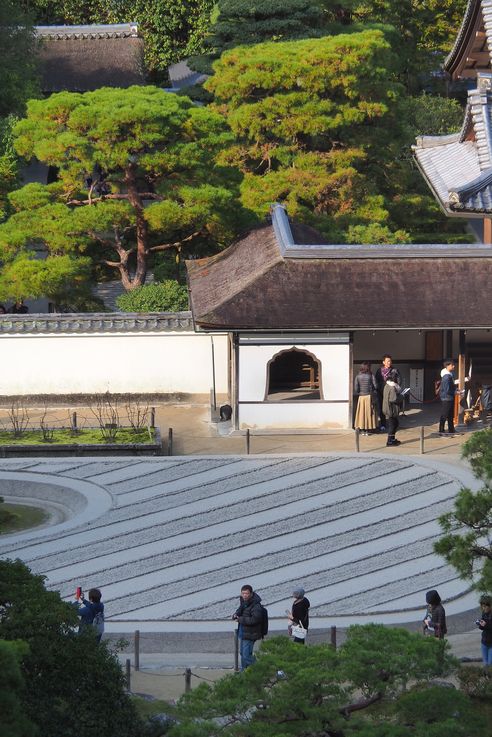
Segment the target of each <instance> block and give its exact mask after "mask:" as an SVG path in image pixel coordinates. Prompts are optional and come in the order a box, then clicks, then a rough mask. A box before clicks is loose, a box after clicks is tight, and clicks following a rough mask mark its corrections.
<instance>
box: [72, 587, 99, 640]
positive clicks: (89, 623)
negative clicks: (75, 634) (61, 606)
mask: <svg viewBox="0 0 492 737" xmlns="http://www.w3.org/2000/svg"><path fill="white" fill-rule="evenodd" d="M88 596H89V600H87V599H85V598H84V595H83V593H82V592H81V594H80V597H79V599H78V604H79V606H78V609H77V614H78V615H79V617H80V625H79V633H80V632H83V631H84V630H87V629H88V628H89V627H92V628H94V634H95V635H96V637H97V641H98V642H101V637H102V636H103V632H104V604H103V603H102V601H101V598H102V594H101V592H100V591H99V589H90V591H89V594H88Z"/></svg>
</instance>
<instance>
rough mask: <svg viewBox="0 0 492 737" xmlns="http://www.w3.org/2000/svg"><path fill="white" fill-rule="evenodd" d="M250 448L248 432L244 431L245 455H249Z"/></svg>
mask: <svg viewBox="0 0 492 737" xmlns="http://www.w3.org/2000/svg"><path fill="white" fill-rule="evenodd" d="M250 448H251V440H250V433H249V430H246V455H249V452H250Z"/></svg>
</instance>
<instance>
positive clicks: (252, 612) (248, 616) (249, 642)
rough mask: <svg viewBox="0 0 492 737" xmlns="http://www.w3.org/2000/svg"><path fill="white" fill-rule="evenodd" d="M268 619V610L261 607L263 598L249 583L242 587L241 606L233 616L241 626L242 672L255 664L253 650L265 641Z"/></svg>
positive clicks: (239, 631) (239, 629) (239, 633)
mask: <svg viewBox="0 0 492 737" xmlns="http://www.w3.org/2000/svg"><path fill="white" fill-rule="evenodd" d="M267 617H268V615H267V614H266V609H265V607H263V606H262V605H261V597H260V596H258V594H257V593H256V592H255V591H253V587H252V586H250V585H249V583H246V584H244V585H243V586H241V596H240V597H239V606H238V608H237V609H236V611H235V612H234V614H233V615H232V618H233V619H234V620H236V622H237V623H238V625H239V627H238V636H239V640H240V652H241V670H245V669H246V668H248V666H250V665H252V664H253V663H254V660H255V657H254V654H253V649H254V646H255V642H256V641H257V640H261V639H263V637H264V636H265V634H266V631H265V629H266V625H265V624H264V623H265V621H268V619H267Z"/></svg>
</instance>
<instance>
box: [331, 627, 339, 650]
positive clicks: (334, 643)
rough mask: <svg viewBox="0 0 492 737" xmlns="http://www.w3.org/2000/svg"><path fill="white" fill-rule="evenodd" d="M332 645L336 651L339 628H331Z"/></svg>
mask: <svg viewBox="0 0 492 737" xmlns="http://www.w3.org/2000/svg"><path fill="white" fill-rule="evenodd" d="M330 645H331V646H332V648H333V649H334V650H336V649H337V628H336V627H330Z"/></svg>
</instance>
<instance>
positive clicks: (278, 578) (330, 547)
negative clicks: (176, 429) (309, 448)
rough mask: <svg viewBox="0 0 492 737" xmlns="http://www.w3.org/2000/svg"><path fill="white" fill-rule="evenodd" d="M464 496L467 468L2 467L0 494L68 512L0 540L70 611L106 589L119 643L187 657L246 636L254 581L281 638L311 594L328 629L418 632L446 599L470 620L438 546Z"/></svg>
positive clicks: (225, 462)
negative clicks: (354, 626)
mask: <svg viewBox="0 0 492 737" xmlns="http://www.w3.org/2000/svg"><path fill="white" fill-rule="evenodd" d="M388 450H390V449H388ZM391 450H392V449H391ZM462 483H465V484H467V485H473V483H474V481H473V478H472V477H471V475H470V473H469V472H468V471H467V469H466V468H464V467H463V465H462V464H460V463H459V461H458V459H457V458H456V457H454V458H453V457H451V456H448V457H447V459H446V462H443V461H442V460H439V459H437V458H436V457H435V456H430V455H429V456H427V455H426V456H420V457H410V456H405V455H402V454H399V455H392V454H390V453H385V454H384V455H370V454H367V453H364V454H358V455H354V454H347V453H343V452H340V453H335V454H329V455H328V454H310V455H297V456H281V455H267V456H249V457H248V456H237V455H236V456H226V457H224V456H208V457H189V456H188V457H173V458H147V459H145V458H144V459H135V458H126V459H122V460H115V459H109V458H108V459H105V460H100V459H98V460H94V459H93V460H91V459H88V458H78V459H64V460H62V459H53V460H50V461H45V460H35V459H23V460H2V462H1V465H0V494H2V495H3V496H5V497H6V498H9V497H12V498H19V494H21V495H23V496H22V498H24V500H25V499H26V498H28V499H31V500H35V499H39V500H41V503H47V500H49V501H50V502H51V503H53V502H54V503H55V504H56V505H57V509H58V522H57V524H55V525H54V526H52V527H48V528H44V529H38V530H35V531H34V530H32V531H28V532H25V533H20V534H17V535H11V536H9V537H7V538H6V537H2V538H0V555H2V556H4V557H5V556H9V557H20V558H21V559H23V560H25V561H26V562H27V563H28V565H29V566H30V567H31V569H32V570H33V571H34V572H35V573H43V574H45V575H46V576H47V577H48V579H47V580H48V585H49V586H50V587H52V588H54V589H57V590H59V591H60V592H61V594H62V596H64V597H67V598H69V597H70V596H71V595H72V593H73V592H74V591H75V588H76V586H78V585H80V586H82V587H83V588H84V590H87V589H88V588H89V587H90V586H94V585H97V586H99V587H101V588H102V589H103V594H104V600H105V602H106V611H107V620H108V622H107V630H108V632H115V633H116V632H118V633H122V632H123V633H128V632H133V631H134V630H135V629H140V630H141V631H142V632H145V631H146V632H160V631H166V632H170V631H171V632H173V633H174V635H173V637H174V639H175V640H176V638H177V637H178V633H180V637H181V638H182V639H181V640H179V642H181V643H184V644H183V646H182V647H181V650H179V649H178V651H181V652H194V651H196V652H198V651H199V649H200V648H197V647H195V643H194V642H193V641H192V638H193V637H194V633H197V631H202V632H204V631H206V632H210V633H221V636H222V635H224V634H225V635H227V636H228V637H230V636H231V633H232V623H231V621H230V614H231V612H232V611H233V610H234V608H235V606H236V602H237V595H238V592H239V588H240V585H241V583H243V582H245V581H251V582H252V583H253V585H254V586H255V588H256V589H257V590H258V591H259V592H260V594H261V595H262V597H263V600H264V602H265V604H266V605H267V606H268V608H269V613H270V617H271V620H272V622H271V629H272V630H273V631H275V630H278V631H284V629H285V614H284V610H285V608H286V607H287V606H289V604H290V601H291V599H290V595H291V592H292V590H293V587H294V585H295V584H297V583H302V584H303V586H304V588H305V589H306V591H307V593H308V596H309V598H310V599H311V601H312V609H311V615H312V622H313V631H314V630H315V629H316V628H321V629H322V628H325V629H326V628H327V627H329V626H330V625H337V626H338V627H346V626H347V625H348V624H350V623H354V622H368V621H380V622H384V623H388V624H401V623H404V622H410V623H411V622H418V621H420V619H421V617H422V610H423V602H424V593H425V591H426V590H427V589H429V588H434V587H437V588H439V591H440V593H441V596H442V597H443V599H444V600H445V601H446V609H447V612H448V615H451V616H452V615H456V616H458V615H460V614H461V613H463V612H467V611H468V610H470V609H472V608H473V607H474V606H475V604H476V601H475V599H476V597H475V595H474V594H470V593H469V591H468V587H467V585H466V583H464V582H462V581H460V580H459V579H458V578H457V576H456V574H455V572H454V571H453V569H451V568H450V567H449V566H447V565H445V564H444V563H443V561H442V559H440V558H439V557H437V556H436V555H435V554H434V553H433V551H432V543H433V541H434V540H435V538H436V536H437V535H438V534H439V526H438V522H437V517H438V516H439V515H440V514H442V513H443V512H444V511H445V510H446V509H449V508H450V507H451V505H452V501H453V498H454V496H455V494H456V492H457V491H458V489H459V487H460V485H461V484H462ZM9 492H10V493H9ZM64 504H65V517H66V519H64V521H60V518H59V513H60V510H61V509H63V507H64ZM466 622H467V623H468V618H467V619H466ZM468 626H469V624H467V627H468ZM228 633H229V634H228ZM190 638H191V639H190ZM178 639H179V638H178ZM179 647H180V645H179V644H177V645H176V648H179ZM154 651H155V650H154Z"/></svg>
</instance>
